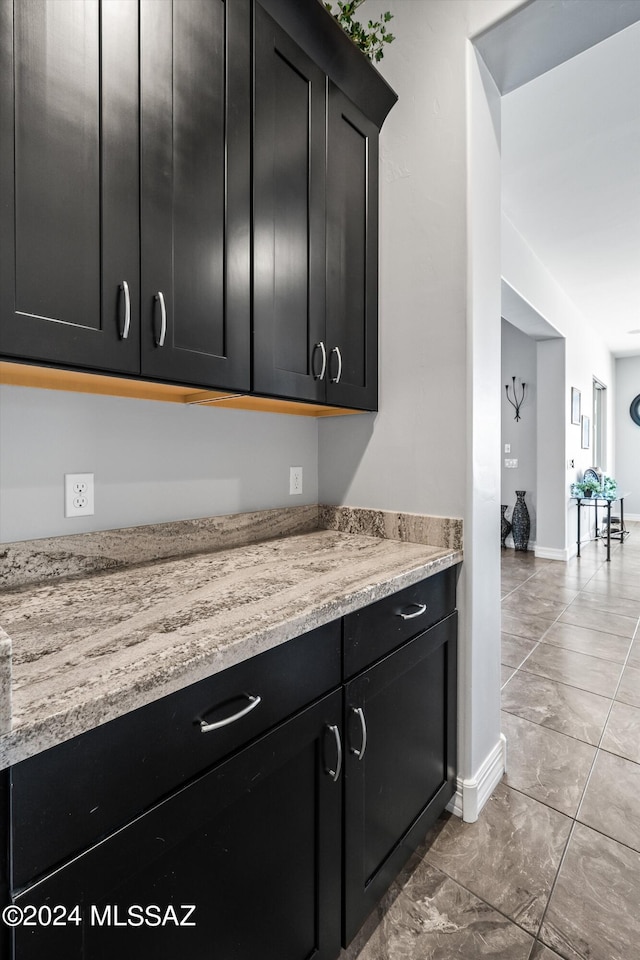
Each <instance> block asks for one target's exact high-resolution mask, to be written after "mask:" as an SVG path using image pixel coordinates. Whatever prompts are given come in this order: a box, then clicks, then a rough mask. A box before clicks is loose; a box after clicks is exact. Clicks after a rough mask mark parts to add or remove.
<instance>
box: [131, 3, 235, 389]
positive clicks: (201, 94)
mask: <svg viewBox="0 0 640 960" xmlns="http://www.w3.org/2000/svg"><path fill="white" fill-rule="evenodd" d="M140 18H141V19H140V23H141V123H142V126H141V171H142V178H141V256H142V281H141V346H142V373H143V374H144V375H146V376H152V377H154V378H157V379H169V380H176V381H178V382H181V383H193V384H199V385H201V386H216V387H221V388H227V389H229V388H230V389H234V390H248V389H249V387H250V363H249V361H250V343H249V337H250V310H251V303H250V276H249V259H250V231H249V223H250V200H251V169H250V149H251V144H250V130H251V127H250V95H251V84H250V76H251V47H250V40H249V36H250V0H226V2H225V0H206V2H202V0H141V5H140Z"/></svg>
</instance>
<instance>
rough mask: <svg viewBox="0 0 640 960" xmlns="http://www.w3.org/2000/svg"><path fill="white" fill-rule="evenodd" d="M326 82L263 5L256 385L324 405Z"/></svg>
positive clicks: (258, 66) (258, 21) (258, 77)
mask: <svg viewBox="0 0 640 960" xmlns="http://www.w3.org/2000/svg"><path fill="white" fill-rule="evenodd" d="M325 83H326V80H325V76H324V74H323V73H322V71H321V70H320V69H319V68H318V67H316V66H315V65H314V64H313V63H312V61H311V60H310V59H309V58H308V57H307V56H306V55H305V54H304V53H303V52H302V51H301V50H300V48H299V47H298V46H297V45H296V44H295V43H294V42H293V41H292V40H290V39H289V37H287V35H286V34H285V33H284V32H283V31H282V30H281V29H280V28H279V27H278V26H277V24H276V23H275V22H274V21H273V20H272V19H271V17H269V16H268V15H267V14H266V13H265V12H264V10H263V9H262V7H261V6H260V5H259V4H256V8H255V102H254V155H253V157H254V160H253V162H254V228H253V229H254V234H253V242H254V255H253V285H254V305H253V310H254V320H253V323H254V331H253V350H254V353H253V389H254V390H255V391H256V392H258V393H266V394H273V395H276V396H280V397H291V398H298V399H303V400H324V396H325V383H324V378H321V374H323V373H324V372H325V370H326V364H325V365H324V368H325V369H323V362H322V356H323V354H322V351H323V350H326V347H325V344H324V314H325V294H324V286H325V271H324V239H325V231H324V218H325V209H324V165H325Z"/></svg>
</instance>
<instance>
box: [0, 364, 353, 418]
mask: <svg viewBox="0 0 640 960" xmlns="http://www.w3.org/2000/svg"><path fill="white" fill-rule="evenodd" d="M0 384H6V385H8V386H14V387H37V388H39V389H42V390H65V391H68V392H72V393H94V394H99V395H102V396H109V397H129V398H132V399H136V400H161V401H164V402H165V403H184V404H188V405H198V406H208V407H216V406H217V407H224V408H225V409H232V410H256V411H262V412H263V413H282V414H288V415H290V416H298V417H342V416H347V415H349V414H361V413H366V412H367V411H365V410H351V409H349V408H346V407H344V408H342V407H329V406H325V405H324V404H319V403H300V402H296V401H294V400H278V399H274V398H273V397H257V396H248V395H244V394H232V393H229V392H228V391H227V392H224V391H220V390H200V391H197V390H196V391H194V389H193V387H185V386H177V385H176V384H172V383H155V382H153V381H150V380H130V379H127V378H125V377H111V376H106V375H104V374H98V373H83V372H82V371H80V370H60V369H58V368H56V367H37V366H32V365H30V364H22V363H10V362H7V361H0Z"/></svg>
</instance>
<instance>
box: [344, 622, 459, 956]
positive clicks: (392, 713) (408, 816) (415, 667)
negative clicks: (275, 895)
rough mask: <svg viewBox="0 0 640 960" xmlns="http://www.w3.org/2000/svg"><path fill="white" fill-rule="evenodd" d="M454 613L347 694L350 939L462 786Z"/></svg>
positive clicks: (346, 890) (347, 916) (346, 880)
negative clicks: (457, 769) (458, 780)
mask: <svg viewBox="0 0 640 960" xmlns="http://www.w3.org/2000/svg"><path fill="white" fill-rule="evenodd" d="M456 628H457V614H455V613H454V614H451V615H450V616H449V617H447V618H446V619H445V620H443V621H441V622H440V623H438V624H436V626H434V627H431V629H429V630H427V631H426V632H425V633H422V634H420V635H419V636H417V637H416V638H415V639H414V640H411V641H409V642H408V643H406V644H405V645H404V646H402V647H400V649H398V650H396V651H395V652H394V653H391V654H389V655H388V656H387V657H385V658H384V659H383V660H381V661H380V662H378V663H377V664H375V665H374V666H372V667H370V668H369V669H368V670H366V671H365V672H364V673H362V674H360V675H359V676H358V677H356V678H355V679H354V680H352V681H351V682H350V683H349V684H348V685H347V687H346V690H345V717H344V729H345V783H344V789H345V829H344V843H345V847H344V907H345V909H344V944H345V945H346V944H348V943H349V941H350V940H351V939H352V938H353V936H354V935H355V933H356V932H357V931H358V929H359V927H360V926H361V924H362V922H363V921H364V920H365V919H366V917H367V916H368V914H369V913H370V912H371V910H372V909H373V908H374V907H375V905H376V904H377V902H378V901H379V900H380V898H381V897H382V895H383V894H384V892H385V891H386V890H387V888H388V887H389V885H390V884H391V882H392V880H393V879H394V878H395V876H396V875H397V873H398V871H399V870H400V869H401V867H402V866H403V864H404V863H405V862H406V860H407V859H408V857H409V855H410V854H411V852H412V850H413V849H415V848H416V847H417V846H418V844H419V843H420V841H421V840H422V839H423V838H424V835H425V833H426V831H427V830H428V828H429V827H430V826H431V824H432V823H433V822H434V821H435V819H436V818H437V817H438V815H439V814H440V813H442V811H443V809H444V808H445V806H446V804H447V803H448V801H449V800H450V798H451V797H452V796H453V793H454V792H455V765H456Z"/></svg>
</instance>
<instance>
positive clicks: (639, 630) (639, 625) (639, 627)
mask: <svg viewBox="0 0 640 960" xmlns="http://www.w3.org/2000/svg"><path fill="white" fill-rule="evenodd" d="M603 562H606V561H603ZM602 567H603V563H601V564H600V566H599V567H598V569H597V570H596V571H595V572H594V574H593V575H592V577H590V578H589V580H587V581H586V583H585V585H584V586H583V587H581V588H580V590H579V591H578V594H577V596H576V597H574V599H573V600H572V601H571V603H570V604H567V606H566V607H565V611H566V609H568V607H569V606H571V604H572V603H575V601H576V600H578V599H579V598H580V595H581V594H582V593H584V592H585V590H584V587H586V586H587V585H588V584H589V583H590V582H591V580H592V579H593V577H594V576H595V575H596V573H597V572H598V570H600V569H602ZM525 583H526V581H525ZM518 589H519V587H518V588H515V590H513V591H511V593H512V594H513V593H515V592H516V591H517V590H518ZM510 595H511V594H510ZM565 611H563V613H564V612H565ZM563 613H562V614H560V615H559V617H560V616H562V615H563ZM559 617H558V618H556V620H555V621H554V623H556V622H558V620H559ZM576 626H579V624H576ZM550 629H551V627H549V628H548V629H547V630H546V631H545V632H544V633H543V634H542V636H541V637H540V639H539V640H538V641H537V642H536V644H535V646H534V647H533V648H532V649H531V650H530V651H529V653H528V654H527V656H526V657H525V658H524V660H523V661H522V663H521V664H520V666H519V667H516V669H515V671H514V673H513V674H512V675H511V677H509V680H507V683H505V685H504V686H506V685H507V684H508V683H509V682H510V680H511V679H512V678H513V677H514V676H515V675H516V673H518V671H519V670H520V669H521V668H522V665H523V664H524V663H525V662H526V661H527V660H528V659H529V657H530V656H531V654H532V653H533V652H534V651H535V650H537V649H538V646H539V645H540V643H543V642H544V637H545V636H546V635H547V633H548V632H549V630H550ZM605 632H606V631H605ZM612 636H616V634H612ZM639 636H640V617H638V618H636V626H635V629H634V632H633V635H632V637H631V639H630V641H629V646H628V649H627V653H626V656H625V659H624V662H623V663H622V666H621V670H620V675H619V677H618V682H617V684H616V687H615V690H614V692H613V695H612V697H611V698H608V697H607V698H605V699H610V705H609V708H608V711H607V715H606V717H605V720H604V723H603V725H602V730H601V733H600V737H599V740H598V743H597V744H589V745H590V746H595V753H594V756H593V760H592V761H591V765H590V767H589V772H588V774H587V777H586V780H585V784H584V787H583V789H582V792H581V794H580V799H579V801H578V805H577V807H576V811H575V814H574V815H573V816H570V815H568V814H564V816H568V817H569V819H570V820H571V828H570V830H569V834H568V836H567V840H566V843H565V846H564V850H563V852H562V856H561V857H560V861H559V864H558V868H557V870H556V874H555V877H554V880H553V883H552V885H551V889H550V891H549V896H548V898H547V902H546V904H545V908H544V911H543V914H542V918H541V920H540V924H539V926H538V929H537V932H536V934H535V935H534V945H533V946H532V949H531V953H533V951H534V949H535V944H536V943H541V944H543V946H546V944H545V943H544V941H543V940H542V939H540V934H541V932H542V928H543V926H544V922H545V919H546V916H547V913H548V910H549V906H550V904H551V900H552V898H553V894H554V891H555V888H556V885H557V883H558V880H559V877H560V873H561V871H562V867H563V865H564V862H565V860H566V857H567V853H568V849H569V844H570V843H571V839H572V837H573V834H574V832H575V828H576V824H577V823H581V821H580V820H578V817H579V814H580V810H581V808H582V805H583V803H584V798H585V795H586V792H587V789H588V787H589V783H590V781H591V778H592V776H593V771H594V769H595V765H596V762H597V759H598V756H599V754H600V751H601V750H602V746H601V745H602V742H603V740H604V736H605V731H606V729H607V725H608V723H609V719H610V717H611V713H612V711H613V707H614V704H615V703H616V702H619V701H617V700H616V695H617V693H618V691H619V689H620V685H621V683H622V677H623V675H624V671H625V669H626V667H627V665H628V662H629V658H630V656H631V650H632V649H633V645H634V642H635V640H636V638H638V637H639ZM625 639H626V638H625ZM549 645H551V646H552V644H549ZM565 649H566V648H565ZM574 652H578V651H574ZM598 659H603V660H604V658H598ZM606 662H614V661H606ZM523 672H524V673H527V671H526V670H525V671H523ZM529 675H532V674H529ZM544 679H550V678H544ZM555 682H557V683H562V681H555ZM566 686H571V684H566ZM502 689H503V688H502ZM576 689H581V688H576ZM587 692H589V691H587ZM505 713H509V711H507V710H505ZM510 715H513V716H518V715H517V714H510ZM519 719H525V718H519ZM539 726H542V724H539ZM550 729H552V728H550ZM554 732H556V733H560V734H561V735H562V736H569V735H568V734H562V733H561V731H554ZM569 738H570V739H575V740H577V741H578V742H584V741H580V740H579V739H578V738H577V737H569ZM603 752H608V751H603ZM614 756H617V755H616V754H614ZM623 759H624V758H623ZM631 762H633V761H631ZM510 789H514V790H517V788H515V787H511V788H510ZM517 792H521V793H522V794H523V796H528V794H526V793H524V792H523V791H517ZM533 799H535V798H533ZM538 802H540V803H544V801H538ZM545 806H547V807H548V808H549V809H551V810H554V811H555V812H557V813H562V811H557V810H556V808H555V807H552V806H551V805H550V804H548V803H547V804H545ZM584 826H587V825H584ZM587 829H595V828H590V827H588V826H587ZM595 832H597V833H600V834H601V835H602V836H604V837H606V838H607V839H609V840H613V841H614V842H616V843H621V841H617V840H614V838H613V837H609V836H608V835H607V834H605V833H602V831H600V830H595ZM621 845H622V846H625V847H626V848H627V849H630V850H633V847H629V846H628V844H624V843H621ZM634 852H637V851H634ZM530 957H531V954H530Z"/></svg>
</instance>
